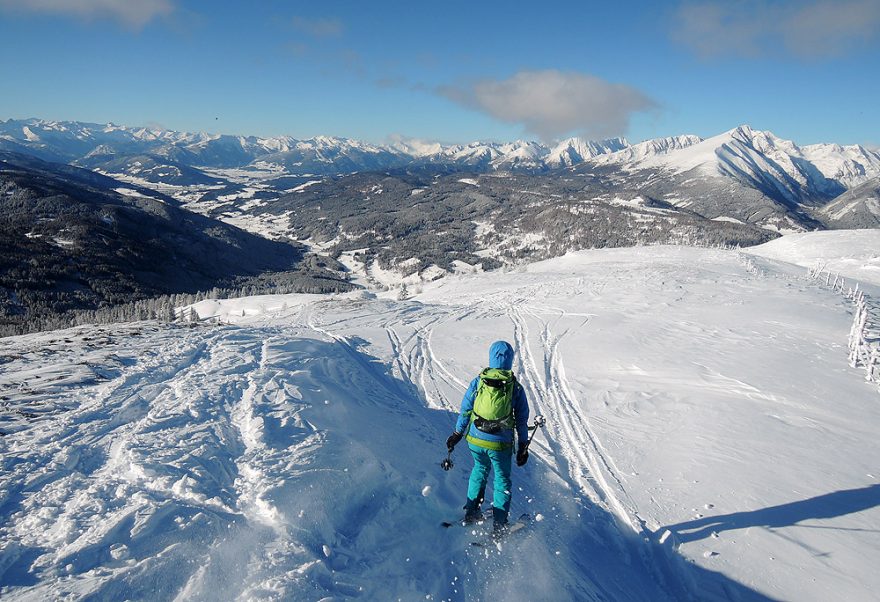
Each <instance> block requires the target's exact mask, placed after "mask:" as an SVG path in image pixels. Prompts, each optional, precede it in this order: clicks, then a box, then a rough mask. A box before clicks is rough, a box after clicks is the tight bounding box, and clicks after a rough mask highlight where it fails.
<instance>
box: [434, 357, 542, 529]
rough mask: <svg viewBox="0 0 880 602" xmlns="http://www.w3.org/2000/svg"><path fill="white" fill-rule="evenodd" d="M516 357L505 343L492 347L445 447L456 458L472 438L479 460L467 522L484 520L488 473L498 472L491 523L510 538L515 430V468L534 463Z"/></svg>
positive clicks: (470, 444) (470, 485)
mask: <svg viewBox="0 0 880 602" xmlns="http://www.w3.org/2000/svg"><path fill="white" fill-rule="evenodd" d="M513 353H514V352H513V347H511V346H510V343H508V342H506V341H496V342H495V343H492V346H491V347H489V367H488V368H486V369H485V370H483V371H482V372H480V375H479V376H477V377H476V378H475V379H474V380H472V381H471V384H470V386H469V387H468V390H467V392H466V393H465V394H464V398H463V399H462V400H461V412H460V413H459V415H458V421H457V422H456V424H455V430H454V431H453V433H452V435H450V436H449V438H448V439H447V440H446V447H447V449H448V450H449V453H452V450H453V448H454V447H455V445H456V444H457V443H458V442H459V441H461V439H462V437H465V434H467V442H468V447H469V448H470V450H471V454H472V455H473V457H474V468H473V470H472V471H471V477H470V482H469V483H468V493H467V502H466V503H465V505H464V509H465V521H466V522H474V521H477V520H479V519H481V518H482V514H481V512H480V506H481V504H482V503H483V497H484V494H485V491H486V483H487V482H488V480H489V470H490V469H491V470H493V471H494V472H495V480H494V483H493V486H492V492H493V497H492V519H493V520H492V523H493V534H494V535H496V536H500V535H501V534H502V533H504V532H505V530H506V528H507V516H508V514H509V512H510V492H511V491H512V489H513V487H512V485H511V480H510V465H511V460H512V457H513V447H514V430H515V431H516V435H517V439H518V441H519V448H518V450H517V454H516V465H517V466H523V465H525V463H526V462H527V461H528V459H529V452H528V440H529V429H528V420H529V403H528V400H527V399H526V394H525V391H524V390H523V388H522V385H520V384H519V383H518V382H517V381H516V378H515V377H514V376H513V372H512V371H511V368H512V367H513Z"/></svg>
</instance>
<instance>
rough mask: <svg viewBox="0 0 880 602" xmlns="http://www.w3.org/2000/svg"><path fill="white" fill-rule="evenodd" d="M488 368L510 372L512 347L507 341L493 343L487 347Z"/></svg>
mask: <svg viewBox="0 0 880 602" xmlns="http://www.w3.org/2000/svg"><path fill="white" fill-rule="evenodd" d="M489 367H490V368H500V369H501V370H510V369H511V368H512V367H513V347H511V346H510V343H508V342H507V341H495V342H494V343H492V346H491V347H489Z"/></svg>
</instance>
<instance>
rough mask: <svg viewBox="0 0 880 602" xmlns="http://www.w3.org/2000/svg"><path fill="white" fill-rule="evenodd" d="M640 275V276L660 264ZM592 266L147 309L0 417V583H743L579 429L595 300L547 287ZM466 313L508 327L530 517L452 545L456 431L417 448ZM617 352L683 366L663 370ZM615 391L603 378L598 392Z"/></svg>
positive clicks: (454, 360) (441, 430) (595, 588)
mask: <svg viewBox="0 0 880 602" xmlns="http://www.w3.org/2000/svg"><path fill="white" fill-rule="evenodd" d="M740 267H741V268H742V270H743V271H746V270H749V271H750V273H751V272H753V271H755V270H754V266H753V265H752V264H749V265H748V266H740ZM777 276H779V275H777ZM623 277H625V276H621V278H623ZM746 277H747V278H763V277H766V275H765V274H763V273H760V274H758V273H751V275H750V276H748V275H747V276H746ZM780 277H781V276H780ZM652 278H656V279H657V280H659V281H660V282H661V286H662V285H663V278H665V276H664V275H663V273H662V267H661V269H660V270H658V271H657V273H655V274H652ZM604 286H605V283H604V282H599V283H589V282H587V281H586V280H585V279H584V278H582V277H571V278H569V279H567V280H564V281H552V280H545V281H541V282H540V283H538V284H521V285H520V284H517V285H513V286H509V287H508V288H505V289H504V290H500V291H492V292H489V293H486V292H485V291H482V290H478V291H477V292H475V293H467V294H463V295H462V296H460V297H457V298H456V299H455V301H454V302H443V303H434V304H430V303H424V304H423V303H419V302H403V303H394V302H390V301H384V300H369V299H368V300H360V301H358V300H336V301H325V300H319V301H313V302H309V303H303V304H302V305H301V306H300V307H295V308H293V309H290V310H287V309H285V310H284V311H285V312H286V313H284V314H283V317H282V318H272V319H271V320H268V319H266V320H264V319H252V321H251V322H249V323H248V325H247V326H246V327H236V326H228V327H221V328H214V329H204V328H195V329H178V328H167V329H157V332H156V334H154V335H153V336H152V337H151V338H150V339H149V343H136V342H134V341H132V345H133V349H132V350H131V353H132V355H133V358H134V359H132V360H131V361H130V362H121V367H119V368H118V374H116V375H115V376H113V377H112V378H110V380H107V381H106V382H99V383H97V384H95V383H91V384H90V383H89V382H88V381H87V380H83V381H81V382H75V379H70V383H69V384H68V385H66V386H67V387H68V388H67V389H61V390H60V392H59V394H58V396H59V400H58V402H57V403H56V404H55V406H53V407H55V410H53V411H47V412H46V413H44V414H40V415H38V416H36V418H34V420H35V421H34V422H33V424H32V425H31V426H27V425H26V426H25V427H24V428H23V430H17V431H13V432H10V433H7V434H6V435H5V436H4V437H3V438H0V446H2V447H0V450H2V451H3V460H4V461H3V472H2V473H0V512H2V515H3V516H4V518H5V519H6V522H5V524H3V525H2V526H0V536H2V540H0V541H2V543H0V586H2V589H0V594H2V595H3V597H4V599H6V598H9V599H21V600H41V599H47V598H64V597H71V598H88V597H93V598H97V599H105V598H119V599H121V598H133V599H137V598H151V599H176V600H214V599H238V600H318V599H325V598H326V599H331V598H332V599H354V598H361V599H397V598H401V599H405V600H410V599H425V598H426V595H427V596H428V597H429V598H430V599H450V600H478V599H486V598H490V597H499V596H500V597H508V598H511V599H538V598H541V597H542V596H545V595H546V596H551V597H553V598H554V599H566V598H569V599H591V600H608V599H621V598H626V599H633V600H662V599H676V600H677V599H719V600H726V599H763V597H762V596H761V595H759V594H757V592H755V591H752V590H749V589H747V588H739V586H738V584H736V583H735V582H733V581H730V580H726V579H723V578H716V577H715V576H713V574H711V573H710V574H709V575H708V576H706V575H704V574H701V573H697V572H695V570H694V569H693V568H692V567H690V566H689V565H688V563H687V562H686V561H684V560H683V559H682V558H681V556H679V554H678V552H677V551H676V549H675V547H674V542H672V541H669V542H667V543H666V544H664V545H661V544H660V542H659V541H657V540H656V538H655V533H653V532H652V531H651V529H649V528H648V526H647V525H646V520H645V519H643V518H642V514H641V513H644V512H651V511H652V510H653V508H639V506H638V504H637V503H636V501H635V499H634V498H635V497H638V496H637V495H633V494H632V492H630V491H628V489H627V478H626V476H625V475H626V474H628V473H626V472H624V471H621V469H620V467H619V466H618V465H617V464H616V462H615V457H614V455H613V454H612V453H611V452H610V451H609V449H608V447H607V446H606V443H605V442H603V440H602V437H601V436H600V432H604V433H614V429H613V428H610V427H608V426H607V425H605V424H604V423H602V422H601V421H599V422H598V424H599V425H600V427H605V430H602V431H600V430H597V422H594V420H593V416H591V414H590V412H588V408H587V404H586V400H585V399H584V396H585V395H588V394H590V389H589V388H587V386H586V385H585V384H584V383H585V382H586V381H590V380H591V374H589V373H581V374H577V376H576V377H575V378H573V379H572V378H570V377H569V374H568V373H567V371H566V364H565V361H564V360H565V359H566V358H567V357H568V356H566V354H565V349H566V346H567V345H571V344H576V343H578V341H573V340H572V339H573V337H575V336H577V337H588V336H591V329H593V328H594V318H595V316H594V315H592V314H590V313H580V312H575V311H571V310H572V306H571V305H567V306H566V307H560V306H557V304H556V303H555V302H554V300H555V299H562V298H565V297H566V295H569V296H570V294H571V291H576V292H577V294H579V295H584V296H585V297H586V298H590V296H598V295H601V294H602V288H603V287H604ZM679 288H681V287H679ZM674 294H678V293H674ZM682 294H684V293H682ZM669 299H672V297H668V298H667V303H674V302H678V301H680V298H677V299H674V300H673V301H669ZM639 302H642V301H641V300H639V299H636V300H635V301H632V300H631V301H630V303H631V304H632V306H633V307H635V308H636V309H635V310H633V311H639V306H638V303H639ZM643 303H644V304H645V306H647V304H648V303H649V301H647V300H645V301H643ZM561 305H564V303H563V304H561ZM695 319H696V318H695ZM474 325H481V326H482V327H484V328H485V329H487V330H490V331H495V332H498V333H499V334H498V337H497V338H508V333H509V335H510V340H511V342H513V343H514V346H515V348H516V351H517V355H516V360H515V362H516V363H515V371H516V373H517V375H518V378H519V379H520V382H521V383H522V385H523V386H524V387H525V389H526V393H527V395H528V398H529V401H530V406H531V414H532V416H535V415H536V414H539V413H546V415H547V418H548V422H547V426H546V427H545V429H544V430H543V431H540V432H539V433H538V434H537V435H536V438H535V440H534V442H533V444H532V445H533V446H532V451H533V454H532V458H531V459H530V461H529V464H528V465H527V466H526V467H525V469H515V471H516V472H515V474H514V486H515V487H516V488H517V491H515V492H514V512H518V511H521V509H523V508H524V509H527V510H529V511H531V512H532V513H533V514H536V513H540V514H542V515H543V516H544V517H546V519H545V520H543V521H541V522H536V523H534V524H533V525H532V526H531V527H530V528H529V529H527V530H526V531H524V532H523V533H522V534H521V536H520V535H518V536H517V537H518V539H517V540H516V543H515V542H513V541H512V542H510V544H507V543H505V544H503V550H502V551H504V550H506V549H508V546H509V547H512V548H513V550H514V553H513V554H512V555H508V554H496V553H495V551H494V550H493V549H491V547H490V548H480V549H468V546H467V542H468V541H469V540H471V539H472V538H473V537H474V535H472V534H471V533H469V532H468V531H467V530H454V532H446V533H442V532H440V531H442V530H438V532H436V533H435V532H434V531H431V530H429V529H430V526H431V525H434V524H435V523H439V521H440V520H448V519H450V518H455V514H456V513H458V512H460V510H459V507H460V504H461V503H462V502H463V497H464V487H465V486H466V481H467V473H468V472H469V468H470V461H469V458H468V455H467V450H466V446H464V445H461V446H460V447H459V448H458V449H457V450H456V455H455V460H456V467H455V469H454V470H453V471H451V472H449V473H443V472H442V471H440V469H439V467H438V466H437V465H436V463H439V460H440V459H441V457H442V455H443V453H444V450H443V442H444V441H445V438H446V436H447V435H448V434H449V432H450V431H451V429H452V427H453V424H454V420H455V415H456V414H457V413H458V409H459V404H460V401H461V396H462V395H463V393H464V391H465V390H466V389H467V387H468V383H469V382H470V379H471V378H473V377H474V376H475V375H476V372H477V370H478V369H479V367H480V365H481V363H482V361H484V360H483V355H484V353H485V348H484V347H485V345H483V346H481V347H480V348H479V349H478V350H472V349H462V348H461V347H460V346H461V345H462V344H463V341H465V340H467V341H470V340H471V339H470V338H468V336H469V335H468V334H467V331H468V329H471V328H474ZM676 328H680V329H683V330H685V331H688V330H689V329H692V330H693V332H690V333H689V334H688V336H695V337H700V340H699V341H697V343H696V344H697V345H700V346H703V345H707V343H708V341H709V339H711V337H713V336H714V333H712V332H711V331H706V330H705V328H704V327H702V326H700V325H699V324H696V323H693V324H692V323H690V322H688V321H687V320H681V321H679V322H677V323H676ZM451 333H454V334H455V336H451ZM484 334H485V333H481V336H482V335H484ZM664 334H666V333H664V332H661V333H660V335H661V336H662V335H664ZM727 336H728V337H729V338H730V340H733V341H735V340H736V339H735V336H737V335H735V334H734V333H728V334H727ZM660 343H662V341H660ZM451 346H454V347H451ZM459 351H460V352H461V353H462V356H461V357H459V355H458V352H459ZM22 357H23V356H22ZM474 358H478V359H474ZM105 361H107V362H108V363H109V362H110V361H111V360H110V359H106V360H105ZM114 361H116V360H114ZM16 362H18V363H16ZM6 365H7V366H11V367H12V368H11V369H12V370H15V369H19V370H20V371H21V374H24V373H26V372H27V371H28V370H31V369H32V367H33V366H32V365H30V364H28V363H27V362H26V361H25V360H22V359H19V360H12V363H11V364H6ZM621 368H622V371H623V372H624V373H627V374H631V375H640V376H641V377H643V378H651V379H652V382H653V385H654V386H655V387H665V386H668V387H669V388H674V387H675V386H678V387H680V388H681V387H682V386H683V385H681V382H680V380H676V379H677V378H680V377H676V376H675V375H674V374H673V375H670V376H668V377H663V376H662V375H656V376H655V375H648V374H646V373H644V372H641V373H640V372H638V370H639V369H638V367H637V366H631V367H630V366H622V367H621ZM694 370H695V374H696V375H697V376H698V377H699V378H700V379H701V381H702V382H701V385H700V387H701V390H702V392H703V393H704V394H707V395H714V394H718V395H721V394H724V395H733V396H740V397H742V398H744V399H749V400H753V401H759V402H766V403H772V404H774V407H776V408H783V409H784V408H791V409H792V410H793V411H794V410H797V409H799V406H796V405H795V404H794V403H793V402H791V401H788V400H786V399H784V398H781V397H777V396H774V395H773V394H772V393H767V392H765V391H762V390H761V389H760V388H759V387H756V386H754V385H752V384H750V383H748V382H745V381H744V380H741V379H738V378H735V377H731V376H727V375H724V374H721V373H720V372H718V370H716V369H715V368H713V367H712V365H711V364H709V363H708V362H707V363H706V365H702V364H698V365H696V367H695V368H694ZM108 373H109V372H108ZM14 377H15V374H14V373H13V376H12V377H10V378H14ZM4 378H6V377H4ZM664 378H666V380H664ZM10 382H12V381H10ZM60 382H67V381H60ZM32 386H33V385H32ZM59 386H60V385H59ZM637 393H638V391H637V388H633V389H632V391H629V392H627V390H623V391H621V392H619V393H617V392H616V394H617V395H619V396H620V397H622V399H619V400H618V403H619V404H620V407H622V408H627V407H628V404H635V403H636V402H635V401H634V400H627V399H626V398H625V396H627V395H628V396H630V397H635V396H636V395H637ZM34 395H35V397H34V399H39V391H36V393H34ZM777 411H779V412H781V410H777ZM780 420H781V419H780ZM804 420H806V418H805V419H804ZM397 425H406V426H405V430H406V435H405V438H404V435H403V434H401V433H400V432H399V429H400V428H401V427H399V426H397ZM435 456H436V458H435ZM435 460H436V463H435ZM636 493H637V492H636ZM642 499H644V498H642ZM650 499H651V503H653V504H657V505H659V502H657V501H655V500H654V497H653V496H651V497H650ZM450 513H451V516H450ZM401 517H404V520H405V521H407V526H406V527H401V524H400V522H401V521H400V518H401ZM422 523H424V524H427V525H428V526H424V524H422ZM420 524H422V527H421V528H420V527H419V525H420ZM655 524H656V523H655ZM410 525H411V526H410ZM658 535H659V534H658ZM778 535H779V536H780V537H786V535H785V534H783V533H778ZM413 537H418V538H419V540H420V542H419V543H418V544H417V545H414V544H413V542H412V539H413ZM811 549H812V548H811ZM560 551H565V554H566V555H567V558H566V559H565V561H561V560H560ZM814 551H815V550H814ZM522 575H530V576H531V578H530V579H527V580H523V579H522V578H521V576H522ZM695 575H696V576H695Z"/></svg>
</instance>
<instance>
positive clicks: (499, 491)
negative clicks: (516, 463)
mask: <svg viewBox="0 0 880 602" xmlns="http://www.w3.org/2000/svg"><path fill="white" fill-rule="evenodd" d="M468 447H469V448H470V450H471V455H472V456H473V457H474V469H473V470H471V478H470V481H469V482H468V499H470V500H476V499H479V498H480V497H481V496H482V495H483V493H484V492H485V491H486V483H487V482H488V481H489V471H490V470H493V471H494V472H495V481H494V482H493V484H492V506H494V507H495V508H498V509H499V510H504V512H505V515H506V513H507V512H510V491H511V489H513V486H512V484H511V481H510V465H511V459H512V458H513V449H512V448H510V449H502V450H497V451H496V450H494V449H485V448H482V447H477V446H476V445H473V444H472V443H468Z"/></svg>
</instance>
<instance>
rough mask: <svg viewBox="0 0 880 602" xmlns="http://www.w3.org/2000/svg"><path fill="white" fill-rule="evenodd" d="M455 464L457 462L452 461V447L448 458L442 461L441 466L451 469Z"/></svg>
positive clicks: (444, 468)
mask: <svg viewBox="0 0 880 602" xmlns="http://www.w3.org/2000/svg"><path fill="white" fill-rule="evenodd" d="M453 466H455V464H453V463H452V449H450V450H449V454H448V455H447V456H446V458H445V459H444V460H443V461H442V462H440V468H442V469H443V470H449V469H450V468H452V467H453Z"/></svg>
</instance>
